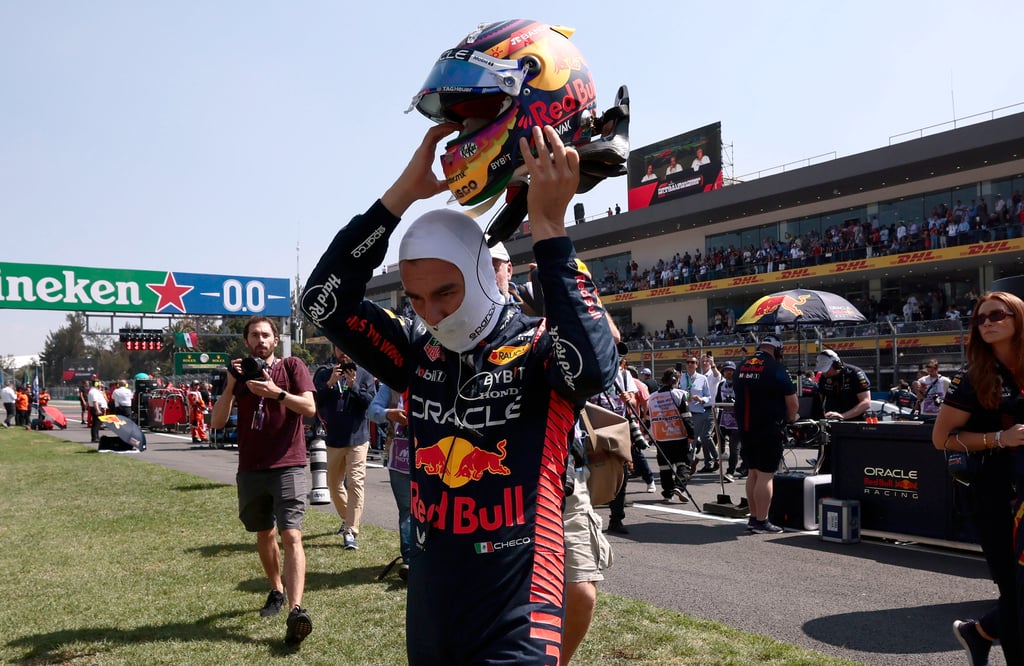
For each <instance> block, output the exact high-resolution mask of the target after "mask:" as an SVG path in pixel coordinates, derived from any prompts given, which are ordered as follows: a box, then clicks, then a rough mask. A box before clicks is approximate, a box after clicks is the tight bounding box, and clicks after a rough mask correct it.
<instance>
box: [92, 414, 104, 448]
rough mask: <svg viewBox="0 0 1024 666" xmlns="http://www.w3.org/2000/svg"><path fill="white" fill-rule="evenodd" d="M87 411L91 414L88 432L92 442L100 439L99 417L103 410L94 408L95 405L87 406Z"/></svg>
mask: <svg viewBox="0 0 1024 666" xmlns="http://www.w3.org/2000/svg"><path fill="white" fill-rule="evenodd" d="M89 413H90V414H92V427H91V428H90V429H89V434H90V437H91V439H92V441H94V442H98V441H100V426H101V425H102V424H101V423H100V417H101V416H103V412H101V411H100V410H98V409H96V408H95V407H90V408H89Z"/></svg>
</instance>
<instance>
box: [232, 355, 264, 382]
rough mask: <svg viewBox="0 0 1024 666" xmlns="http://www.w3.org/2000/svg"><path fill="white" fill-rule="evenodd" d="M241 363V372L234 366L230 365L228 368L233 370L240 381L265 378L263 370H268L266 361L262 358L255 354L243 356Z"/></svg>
mask: <svg viewBox="0 0 1024 666" xmlns="http://www.w3.org/2000/svg"><path fill="white" fill-rule="evenodd" d="M241 365H242V370H241V372H236V371H235V368H234V366H231V365H229V366H228V369H229V370H230V371H231V374H232V375H234V376H235V379H237V380H238V381H240V382H247V381H249V380H250V379H252V380H260V379H263V371H264V370H266V368H267V362H266V361H264V360H263V359H262V358H256V357H254V356H250V357H249V358H243V359H242V364H241Z"/></svg>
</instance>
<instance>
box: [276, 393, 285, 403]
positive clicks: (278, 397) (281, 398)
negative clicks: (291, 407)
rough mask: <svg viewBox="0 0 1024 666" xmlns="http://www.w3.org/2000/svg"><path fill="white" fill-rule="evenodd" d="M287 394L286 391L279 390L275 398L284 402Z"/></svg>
mask: <svg viewBox="0 0 1024 666" xmlns="http://www.w3.org/2000/svg"><path fill="white" fill-rule="evenodd" d="M287 395H288V393H287V392H285V391H281V392H280V393H278V394H277V399H278V400H280V401H281V402H284V399H285V397H286V396H287Z"/></svg>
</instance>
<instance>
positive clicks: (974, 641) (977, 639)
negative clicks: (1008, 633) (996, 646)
mask: <svg viewBox="0 0 1024 666" xmlns="http://www.w3.org/2000/svg"><path fill="white" fill-rule="evenodd" d="M953 635H954V636H956V639H957V640H958V641H960V645H962V646H963V647H964V649H965V650H967V655H968V657H969V658H970V660H971V664H972V666H988V663H989V662H988V651H989V650H991V649H992V641H989V640H985V639H984V638H982V636H981V634H979V633H978V623H977V622H975V621H974V620H962V621H961V620H955V621H954V622H953Z"/></svg>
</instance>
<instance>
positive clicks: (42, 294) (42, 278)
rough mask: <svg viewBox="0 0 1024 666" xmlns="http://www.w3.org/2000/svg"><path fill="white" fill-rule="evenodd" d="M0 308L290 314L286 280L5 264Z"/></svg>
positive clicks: (0, 264) (0, 275)
mask: <svg viewBox="0 0 1024 666" xmlns="http://www.w3.org/2000/svg"><path fill="white" fill-rule="evenodd" d="M0 308H8V309H14V310H71V311H89V312H142V313H146V314H197V315H253V314H262V315H267V316H269V317H287V316H290V315H291V311H292V306H291V292H290V282H289V280H288V279H287V278H263V277H244V276H240V275H205V274H201V273H182V272H178V271H173V272H172V271H145V270H130V269H120V268H83V267H80V266H48V265H44V264H11V263H5V262H0Z"/></svg>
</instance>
